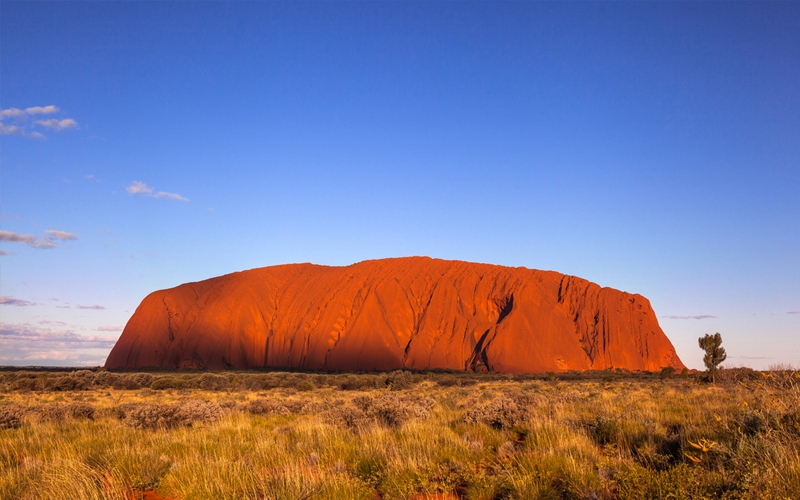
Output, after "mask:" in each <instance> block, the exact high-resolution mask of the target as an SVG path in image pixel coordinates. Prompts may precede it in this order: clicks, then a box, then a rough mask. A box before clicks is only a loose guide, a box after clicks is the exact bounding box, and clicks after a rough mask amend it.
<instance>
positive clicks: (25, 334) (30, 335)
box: [0, 323, 116, 365]
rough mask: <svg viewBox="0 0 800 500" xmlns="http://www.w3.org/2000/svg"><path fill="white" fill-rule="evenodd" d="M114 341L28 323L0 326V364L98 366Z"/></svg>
mask: <svg viewBox="0 0 800 500" xmlns="http://www.w3.org/2000/svg"><path fill="white" fill-rule="evenodd" d="M115 343H116V338H114V337H111V336H99V335H92V336H85V335H78V334H77V333H75V332H74V331H73V330H71V329H68V328H67V329H60V330H51V329H49V328H41V327H36V326H32V325H29V324H8V323H0V364H20V363H25V364H35V363H36V362H42V361H51V362H61V363H59V364H63V362H65V361H66V362H70V363H75V364H80V365H86V364H95V365H99V364H102V362H103V359H105V356H107V353H108V351H109V350H110V349H111V348H112V347H114V344H115Z"/></svg>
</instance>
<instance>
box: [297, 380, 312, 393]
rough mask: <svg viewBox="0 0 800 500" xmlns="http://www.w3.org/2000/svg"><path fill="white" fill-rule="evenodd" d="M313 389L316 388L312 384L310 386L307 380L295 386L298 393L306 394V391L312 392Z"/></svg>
mask: <svg viewBox="0 0 800 500" xmlns="http://www.w3.org/2000/svg"><path fill="white" fill-rule="evenodd" d="M314 389H316V387H314V384H312V383H311V382H310V381H308V380H303V381H302V382H300V383H299V384H297V390H298V391H302V392H308V391H313V390H314Z"/></svg>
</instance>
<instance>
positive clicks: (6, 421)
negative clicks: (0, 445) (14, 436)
mask: <svg viewBox="0 0 800 500" xmlns="http://www.w3.org/2000/svg"><path fill="white" fill-rule="evenodd" d="M24 421H25V408H24V407H23V406H21V405H18V404H10V405H3V406H0V429H18V428H20V427H21V426H22V424H23V422H24Z"/></svg>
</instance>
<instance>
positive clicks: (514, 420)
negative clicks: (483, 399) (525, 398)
mask: <svg viewBox="0 0 800 500" xmlns="http://www.w3.org/2000/svg"><path fill="white" fill-rule="evenodd" d="M526 416H527V412H526V410H525V409H524V408H520V407H519V405H517V403H516V402H514V400H512V399H510V398H508V397H505V396H500V397H497V398H495V399H493V400H492V401H490V402H488V403H486V404H484V405H482V406H477V407H473V408H470V409H468V410H467V411H466V413H465V414H464V421H465V422H467V423H482V424H486V425H488V426H489V427H492V428H494V429H510V428H512V427H514V426H515V425H518V424H521V423H522V422H524V421H525V418H526Z"/></svg>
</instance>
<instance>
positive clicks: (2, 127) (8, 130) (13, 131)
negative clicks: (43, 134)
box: [0, 123, 25, 135]
mask: <svg viewBox="0 0 800 500" xmlns="http://www.w3.org/2000/svg"><path fill="white" fill-rule="evenodd" d="M0 135H25V131H24V130H22V128H20V127H18V126H16V125H6V124H5V123H0Z"/></svg>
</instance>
